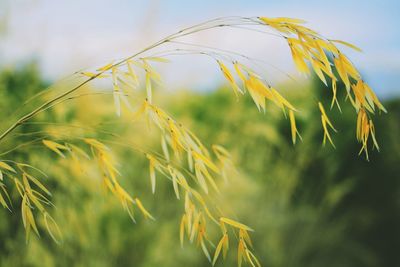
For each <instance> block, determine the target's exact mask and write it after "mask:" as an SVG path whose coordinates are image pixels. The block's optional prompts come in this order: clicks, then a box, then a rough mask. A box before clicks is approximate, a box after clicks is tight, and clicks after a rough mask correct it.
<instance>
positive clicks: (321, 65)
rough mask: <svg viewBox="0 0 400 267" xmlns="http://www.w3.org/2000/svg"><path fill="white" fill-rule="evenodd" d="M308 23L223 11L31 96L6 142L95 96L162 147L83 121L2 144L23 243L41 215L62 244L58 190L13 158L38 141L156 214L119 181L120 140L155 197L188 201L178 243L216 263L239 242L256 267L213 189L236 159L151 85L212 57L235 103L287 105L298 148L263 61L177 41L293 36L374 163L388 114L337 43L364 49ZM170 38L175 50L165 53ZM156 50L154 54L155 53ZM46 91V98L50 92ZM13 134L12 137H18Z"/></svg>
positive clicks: (304, 69)
mask: <svg viewBox="0 0 400 267" xmlns="http://www.w3.org/2000/svg"><path fill="white" fill-rule="evenodd" d="M304 24H305V22H304V21H303V20H300V19H292V18H266V17H224V18H217V19H213V20H209V21H206V22H203V23H199V24H197V25H194V26H191V27H187V28H185V29H182V30H180V31H178V32H176V33H174V34H171V35H169V36H167V37H165V38H163V39H161V40H159V41H157V42H155V43H154V44H152V45H150V46H148V47H146V48H144V49H143V50H141V51H139V52H137V53H134V54H133V55H130V56H128V57H126V58H123V59H119V60H116V61H113V62H110V63H107V64H105V65H104V66H99V67H94V68H93V69H88V70H84V71H79V72H77V73H75V74H74V75H73V76H72V79H76V80H78V81H79V82H78V83H77V84H76V85H74V86H72V87H68V86H67V87H63V88H62V90H61V92H58V91H57V92H56V93H53V92H51V90H49V91H44V93H39V94H38V95H36V96H32V97H28V99H27V101H26V102H25V103H24V107H25V108H26V107H28V110H29V111H28V112H26V113H24V114H23V115H22V116H19V117H17V118H15V120H14V118H12V119H13V120H14V121H13V122H12V123H11V124H10V125H9V126H8V127H7V128H6V129H5V130H4V131H3V132H2V133H1V134H0V142H1V143H3V144H4V142H5V141H6V140H7V139H8V138H10V137H11V136H13V135H12V133H14V132H15V131H16V130H17V129H18V128H21V127H22V126H28V125H29V124H30V123H34V122H33V119H34V118H36V117H37V116H39V114H42V113H44V112H45V111H47V110H49V109H52V108H54V107H56V106H58V105H60V104H61V103H69V102H72V101H77V100H78V99H82V98H88V97H89V98H94V97H96V96H97V95H106V96H108V95H109V96H110V97H111V96H112V98H113V102H114V109H115V113H116V115H117V117H121V116H123V115H125V116H127V117H129V118H130V119H129V121H128V122H126V123H138V122H139V121H145V123H146V124H147V126H148V128H149V129H152V131H156V133H157V134H158V135H159V139H160V145H159V149H157V150H153V149H145V148H143V147H141V146H139V145H137V144H133V143H131V142H129V141H126V140H120V139H119V138H118V133H117V132H102V133H103V134H105V135H107V136H109V139H107V140H101V139H99V138H96V137H95V133H96V131H97V129H91V128H90V127H84V126H80V125H79V126H76V128H77V129H78V130H79V133H77V132H74V131H69V130H68V131H66V130H65V129H66V128H69V129H71V128H74V127H75V126H74V125H67V126H66V125H57V124H54V125H53V126H54V130H53V131H48V130H47V131H46V130H45V131H41V132H29V131H26V130H24V131H22V132H20V133H18V134H19V136H20V137H22V136H25V137H27V138H28V141H24V142H22V143H15V144H12V148H11V149H5V148H4V149H3V148H2V151H1V153H0V156H1V158H2V159H1V161H0V181H1V182H0V187H1V192H0V203H1V204H2V206H3V207H4V208H6V209H9V210H11V209H12V208H13V206H17V205H18V206H20V209H21V214H22V222H23V226H24V228H25V231H26V240H27V241H28V240H29V237H30V234H31V232H32V231H33V232H35V233H36V234H37V235H38V236H39V235H40V230H41V229H40V227H38V224H37V220H38V218H39V217H41V220H42V221H43V224H42V225H44V228H45V230H47V232H48V233H49V235H50V236H51V238H52V239H53V240H54V241H55V242H57V243H62V239H63V238H62V229H60V228H59V227H58V225H57V223H56V221H55V220H54V219H53V217H52V216H51V215H50V213H51V211H50V210H51V208H52V207H53V204H52V202H51V197H52V193H51V192H50V191H49V190H48V189H47V186H46V184H45V183H44V182H43V178H44V177H46V173H45V172H44V171H42V170H40V166H32V165H30V164H29V163H27V162H18V161H16V160H14V159H12V158H7V155H8V154H9V153H10V152H11V151H15V150H18V149H20V148H21V147H29V146H35V145H38V144H41V145H42V147H43V146H44V147H47V148H48V149H50V150H51V151H52V152H54V155H57V156H59V157H61V158H68V159H69V160H70V164H71V165H73V166H74V167H75V168H77V169H85V164H83V162H85V161H92V162H96V165H97V171H96V173H97V174H98V176H99V177H100V179H99V180H101V184H102V186H103V189H104V191H106V192H109V193H111V194H112V195H114V196H115V198H116V199H117V200H118V201H119V202H120V204H121V207H122V208H123V209H124V210H125V211H126V212H127V213H128V215H129V217H130V218H131V219H132V221H134V222H135V221H136V212H139V213H141V214H142V216H143V217H144V218H146V219H153V220H154V217H153V215H152V214H151V212H150V211H149V210H148V209H147V208H146V206H145V204H144V203H143V202H142V200H141V198H139V197H138V196H137V195H135V194H132V193H130V192H128V191H127V190H126V189H125V188H124V186H123V182H122V180H123V174H122V172H121V170H120V169H119V160H118V158H120V157H118V155H115V154H114V153H113V150H112V147H113V146H124V147H126V148H129V149H133V150H135V151H136V152H137V153H139V154H141V155H143V157H144V158H146V160H147V161H148V165H149V184H150V187H151V191H152V193H153V194H154V193H155V192H156V191H157V181H158V180H159V179H161V177H162V178H165V179H167V180H168V181H169V182H170V183H171V190H173V192H174V194H175V196H176V198H177V199H178V200H181V201H182V202H183V208H184V212H183V214H182V216H181V222H180V226H179V239H180V242H181V245H183V244H184V242H185V239H187V240H189V241H190V243H196V244H197V245H198V247H199V248H200V249H201V250H202V252H203V253H204V255H205V256H206V257H207V259H208V260H209V261H210V263H212V264H213V265H214V264H215V263H216V262H217V261H218V259H220V258H225V257H226V254H227V253H228V250H230V249H231V247H232V244H235V245H236V250H237V262H238V265H239V266H241V265H242V262H243V261H245V262H247V263H248V264H250V265H251V266H261V263H260V262H259V260H258V259H257V257H256V254H257V253H256V252H255V251H256V249H253V244H252V241H251V232H253V229H252V228H251V227H250V226H247V225H246V224H243V223H241V222H240V220H239V219H236V218H235V219H232V218H231V217H232V216H231V215H230V214H229V213H228V212H226V211H225V210H223V209H221V208H220V207H219V206H218V203H215V202H214V201H213V198H212V195H213V194H223V192H221V190H220V188H219V186H218V181H219V180H220V179H221V180H227V179H228V178H229V176H230V175H232V173H234V172H235V167H234V164H233V159H232V156H231V155H230V153H229V152H228V150H227V149H225V148H224V147H223V146H221V145H217V144H214V145H209V144H207V145H206V144H203V142H202V141H201V139H200V138H199V137H198V136H197V135H196V134H195V133H193V132H192V131H191V130H190V129H189V128H187V127H185V126H184V125H183V124H182V123H181V122H179V121H178V120H176V119H175V118H173V117H172V116H171V115H170V114H169V113H168V112H167V111H166V110H163V109H162V108H161V107H159V106H158V105H157V103H156V101H155V98H154V87H156V86H158V85H159V84H161V83H162V77H161V75H160V74H159V72H158V71H157V64H160V63H161V64H168V63H169V62H170V58H172V57H175V56H186V55H193V54H197V55H202V56H205V57H207V58H209V59H210V62H212V63H214V64H215V66H216V69H218V70H219V71H220V72H221V75H222V76H223V77H225V79H226V81H227V82H228V84H229V85H230V87H231V88H232V91H233V94H234V97H235V98H236V99H239V98H240V97H242V96H244V95H245V94H246V93H249V95H250V97H251V98H252V100H253V101H254V103H255V105H256V107H257V108H258V110H259V111H260V112H264V113H267V112H268V109H269V106H268V105H269V104H271V105H274V106H276V107H277V108H279V109H281V110H282V113H283V116H285V117H287V118H288V119H289V125H290V129H291V131H290V133H291V136H292V142H293V144H295V143H296V142H297V140H298V139H301V133H300V131H299V130H298V127H297V124H296V114H298V113H299V112H300V111H299V110H301V109H300V108H299V107H297V106H296V105H295V104H294V103H291V102H289V101H288V100H287V99H286V97H285V96H284V95H283V94H282V93H281V90H279V89H278V88H276V87H275V86H273V85H272V84H271V83H270V82H269V80H268V77H263V76H262V74H260V72H259V71H257V67H256V66H257V65H258V64H260V63H259V62H258V61H257V59H252V58H250V57H248V56H246V55H242V54H240V53H237V52H235V51H229V50H223V49H220V48H214V47H210V46H205V45H202V44H192V43H185V42H182V41H181V39H182V38H183V37H185V36H188V35H195V34H197V33H199V32H203V31H208V30H211V29H214V28H232V27H235V28H237V27H239V28H242V29H246V30H254V31H264V30H268V31H269V32H268V33H267V34H270V35H273V36H275V37H276V38H282V39H283V40H285V41H286V42H287V45H288V48H289V50H290V52H291V56H292V58H293V62H294V64H295V66H296V68H297V69H298V71H299V72H301V73H303V74H305V75H310V74H311V72H312V71H313V72H315V74H316V75H317V77H318V78H319V79H320V80H321V81H322V82H323V83H324V84H325V85H326V86H327V87H328V88H330V89H331V90H332V99H331V105H330V109H335V110H334V112H340V104H348V103H349V104H350V105H351V106H352V107H353V108H354V110H355V114H356V116H357V125H356V131H355V132H356V137H357V140H358V141H359V142H360V143H361V149H360V153H362V152H364V153H365V155H366V157H367V159H368V146H369V145H370V143H371V142H372V147H374V148H376V149H379V146H378V143H377V141H376V137H375V127H374V123H373V120H372V116H373V115H374V114H375V113H376V112H379V111H384V112H386V110H385V108H384V107H383V105H382V104H381V103H380V101H379V100H378V98H377V97H376V95H375V93H374V92H373V90H372V89H371V88H370V87H369V86H368V84H367V83H366V82H365V81H364V80H363V79H362V77H361V75H360V73H359V71H358V70H357V68H356V67H355V66H354V64H353V63H352V62H351V61H350V59H349V58H347V57H346V56H345V54H344V53H343V52H342V50H341V49H340V48H339V47H338V46H339V45H343V46H345V47H349V48H350V49H355V50H360V49H359V48H358V47H356V46H354V45H352V44H349V43H347V42H344V41H340V40H331V39H329V38H326V37H324V36H322V35H320V34H319V33H317V32H315V31H313V30H312V29H310V28H308V27H306V26H304ZM166 44H169V45H172V46H173V47H174V48H173V49H171V48H168V49H165V50H162V48H163V46H165V45H166ZM156 48H157V50H158V51H157V52H154V51H153V50H155V49H156ZM244 59H246V60H244ZM245 62H250V63H249V64H246V63H245ZM97 80H106V81H108V82H109V84H110V87H111V88H112V90H110V91H104V92H101V91H93V90H88V88H87V85H88V84H89V83H92V82H94V81H97ZM339 82H340V83H343V84H344V85H345V88H346V92H345V93H346V100H347V102H348V103H341V102H345V101H339V99H338V98H337V83H339ZM141 91H144V92H145V93H144V95H145V96H143V97H142V96H141V94H139V93H138V92H141ZM47 92H50V94H48V95H46V93H47ZM43 95H45V100H44V101H43V102H41V103H39V104H38V105H37V106H35V105H33V104H32V103H33V102H34V101H35V100H39V101H40V99H41V97H42V96H43ZM310 97H313V96H310ZM315 102H316V103H315V111H317V112H320V114H321V115H320V117H321V127H322V130H323V132H324V136H323V144H325V142H326V140H328V141H329V142H330V143H331V145H332V146H334V141H333V136H332V133H333V132H336V129H335V127H334V125H333V122H332V120H331V119H330V118H329V117H328V112H327V111H326V109H325V107H324V106H323V104H322V103H321V102H320V101H318V100H316V101H315ZM31 104H32V106H31ZM318 110H319V111H318ZM287 115H288V116H287ZM121 120H122V118H121ZM59 126H62V127H59ZM146 135H147V133H143V137H142V138H143V139H144V140H145V139H146ZM13 137H14V139H13V142H14V141H15V140H16V139H15V137H16V135H14V136H13ZM17 137H18V136H17ZM17 140H18V138H17ZM12 189H15V190H16V191H17V193H18V195H19V201H18V202H17V203H15V204H14V203H13V201H12V198H10V196H9V191H10V190H12ZM215 229H217V230H218V231H219V232H220V238H219V239H218V240H211V238H210V237H209V233H210V232H211V231H215Z"/></svg>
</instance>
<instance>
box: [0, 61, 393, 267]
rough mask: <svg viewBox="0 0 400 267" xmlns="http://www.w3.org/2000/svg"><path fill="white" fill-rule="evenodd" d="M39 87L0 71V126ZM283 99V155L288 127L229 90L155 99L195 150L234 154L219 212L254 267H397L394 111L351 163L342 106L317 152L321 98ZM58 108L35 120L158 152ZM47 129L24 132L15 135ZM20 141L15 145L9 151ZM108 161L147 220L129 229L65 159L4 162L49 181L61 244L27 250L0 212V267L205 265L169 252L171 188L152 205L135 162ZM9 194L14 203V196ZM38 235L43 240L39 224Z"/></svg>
mask: <svg viewBox="0 0 400 267" xmlns="http://www.w3.org/2000/svg"><path fill="white" fill-rule="evenodd" d="M43 88H45V83H44V82H43V81H41V79H40V75H39V73H38V71H37V69H36V68H35V67H34V65H29V66H27V67H25V68H23V69H21V70H19V71H16V70H4V71H3V72H1V74H0V106H1V107H2V108H1V109H2V112H1V115H0V116H1V120H2V122H4V121H8V120H9V119H10V116H11V117H12V115H10V113H8V111H12V112H14V111H15V109H14V107H19V106H21V103H23V102H24V101H25V100H26V98H27V96H31V95H33V94H35V93H37V92H39V91H40V90H42V89H43ZM286 88H290V90H289V89H288V90H287V91H286V92H285V95H286V96H288V98H289V100H292V102H293V103H296V104H297V106H298V107H301V112H300V114H299V116H298V124H299V129H300V132H301V134H302V137H303V142H299V143H298V144H297V145H296V146H293V145H292V144H291V137H290V129H289V122H288V120H287V119H285V117H284V116H283V115H282V113H281V111H280V110H278V109H275V108H273V107H269V109H268V112H267V113H266V114H260V113H259V112H258V111H257V109H256V108H255V106H254V104H253V103H252V102H251V99H250V98H249V97H245V98H242V99H241V100H240V101H239V102H236V100H235V98H234V97H233V96H232V94H231V92H230V89H227V88H221V89H218V90H216V91H212V92H206V93H198V92H191V91H181V92H177V93H175V94H173V95H169V96H166V95H162V92H160V94H161V95H160V96H158V97H159V98H160V99H163V101H162V105H164V106H165V107H168V110H170V111H171V112H172V114H173V116H175V117H176V118H177V119H178V120H179V121H181V122H182V123H184V124H185V125H186V126H188V127H189V128H190V129H192V130H193V131H194V132H196V133H197V135H198V136H199V137H201V138H202V140H203V141H204V143H205V144H207V145H211V144H215V143H218V144H222V145H224V146H225V147H227V148H228V149H229V150H230V151H231V152H232V154H233V155H234V159H235V163H236V164H237V167H238V170H239V174H238V175H232V177H230V180H229V183H227V184H224V183H223V182H221V188H222V189H221V191H222V194H221V195H220V196H218V202H219V203H220V205H221V206H222V207H224V208H226V209H227V210H229V211H230V212H231V213H232V214H234V216H235V217H236V216H237V218H240V220H241V221H243V222H244V223H246V224H247V225H250V226H251V227H252V228H254V229H256V232H255V233H254V234H253V235H252V238H253V240H254V245H255V250H256V252H257V256H258V258H259V259H260V260H261V262H262V263H263V266H276V267H281V266H282V267H283V266H285V267H287V266H298V267H300V266H307V267H312V266H352V267H357V266H360V267H361V266H363V267H373V266H397V265H398V264H399V262H400V256H399V255H400V253H398V250H399V248H400V227H399V225H400V181H399V173H400V142H399V140H398V137H399V136H400V124H399V122H400V100H398V99H397V100H396V99H392V100H387V101H386V103H384V104H385V105H386V108H387V109H388V111H389V113H388V114H384V115H380V116H376V128H377V135H378V141H379V143H380V145H381V150H382V151H381V152H380V153H378V152H376V151H372V152H371V155H370V162H367V161H366V160H365V157H364V156H363V155H362V156H358V155H357V153H358V151H359V148H360V147H359V144H358V143H357V142H356V140H355V124H356V117H355V114H354V112H353V111H351V110H350V109H351V108H349V106H350V105H343V113H342V114H340V113H339V112H337V111H335V112H334V111H331V112H330V114H329V115H330V116H331V118H332V120H333V121H334V124H335V126H336V128H337V129H338V130H339V132H338V133H337V134H335V135H334V141H335V144H336V149H333V148H332V147H330V146H326V147H322V145H321V143H322V129H321V125H320V121H319V116H320V115H319V112H318V109H317V105H316V102H315V100H314V99H310V97H309V96H310V95H311V92H313V94H321V98H322V99H325V101H326V106H328V104H327V103H329V97H330V95H329V90H326V88H323V87H322V86H321V85H320V84H319V83H317V82H315V83H313V84H305V85H301V86H293V85H288V86H286ZM340 97H342V99H343V97H344V96H343V95H342V96H340ZM85 101H89V100H87V99H86V100H85ZM93 101H94V100H93ZM69 104H71V103H69ZM85 104H87V105H88V106H86V108H88V109H90V107H89V106H90V104H89V103H88V102H85ZM95 105H96V104H94V106H95ZM97 105H98V104H97ZM110 105H112V104H111V101H110ZM69 106H70V107H71V108H70V109H68V108H66V109H65V110H62V111H57V110H51V111H49V112H47V113H46V114H45V115H42V116H41V117H40V118H38V120H41V121H55V122H59V123H63V124H66V123H73V122H75V121H77V120H78V119H80V118H81V119H82V118H83V120H87V121H90V122H92V123H93V120H94V121H95V123H96V127H98V128H97V129H101V131H98V132H97V133H96V132H95V131H94V132H92V133H91V134H93V135H94V134H95V135H96V136H97V137H100V138H102V137H103V138H108V137H109V136H105V135H106V134H103V132H102V131H113V132H117V133H119V134H120V137H122V136H123V137H124V138H129V140H132V141H134V142H136V143H145V144H146V145H147V146H149V147H151V146H154V144H155V143H156V142H158V140H154V138H153V136H152V135H151V133H150V134H149V133H148V130H147V129H146V128H145V127H142V125H140V123H139V127H137V128H134V129H136V130H137V131H136V130H135V131H132V128H128V127H126V126H124V124H122V123H120V124H107V123H103V122H106V121H107V120H109V119H110V118H111V116H103V117H98V116H96V118H93V117H90V116H89V115H87V114H86V113H88V111H87V110H84V109H81V110H79V108H78V109H77V107H79V103H78V104H71V105H69ZM60 114H61V115H60ZM112 115H113V114H112ZM114 120H115V119H114ZM2 124H3V125H2V127H5V126H6V125H4V123H2ZM47 126H48V125H46V126H44V125H42V124H33V125H26V126H24V127H28V128H21V130H20V131H19V133H23V132H24V131H26V132H28V131H29V132H32V131H40V130H43V128H44V127H47ZM17 138H18V139H17ZM31 138H33V137H32V136H25V137H24V136H22V137H21V136H14V137H12V138H11V139H10V140H8V141H7V142H8V146H10V144H11V146H12V145H14V146H15V144H13V142H20V140H21V139H22V140H24V141H29V139H31ZM118 138H119V137H117V138H116V139H118ZM119 141H121V140H119ZM4 150H5V149H3V148H2V149H1V152H4ZM113 150H115V154H116V155H117V156H118V158H119V161H120V162H121V164H122V166H121V169H123V170H124V171H123V176H124V180H123V183H124V186H126V187H127V188H128V189H130V190H131V191H132V192H135V194H138V195H140V197H141V198H143V199H144V201H145V202H146V205H147V207H148V208H149V210H150V211H151V212H152V214H153V215H155V217H156V218H157V221H156V222H152V221H145V220H143V219H141V218H138V222H137V224H133V223H132V221H131V220H130V219H129V217H128V215H127V214H126V213H125V212H124V211H123V210H122V208H121V207H120V205H119V203H118V202H117V201H116V200H115V199H114V198H113V197H111V196H108V195H105V194H104V193H103V192H102V189H101V186H100V185H99V184H100V183H99V181H98V180H96V179H95V178H94V177H93V175H92V173H90V172H88V173H85V172H83V173H79V171H76V170H73V169H72V168H71V167H70V166H69V164H68V161H67V160H63V159H57V158H56V157H55V156H54V155H53V154H52V152H49V151H48V150H46V149H44V148H43V147H42V146H40V145H33V146H29V147H22V148H21V149H18V150H15V151H13V152H11V153H9V154H7V155H6V156H5V157H6V158H11V159H14V160H19V161H24V162H29V163H30V164H32V165H35V166H37V167H39V168H42V169H44V170H46V172H47V173H48V174H49V178H45V179H48V180H46V183H47V184H48V185H49V186H50V188H51V189H52V192H53V193H54V197H53V200H54V204H55V205H56V208H55V209H54V217H55V218H56V220H57V221H58V223H59V225H60V227H61V229H62V231H63V235H64V242H63V244H62V245H57V244H55V243H54V242H53V241H52V240H51V239H50V238H49V237H48V235H47V234H46V232H45V231H42V236H41V237H40V238H38V237H36V236H33V235H32V237H31V240H30V242H29V244H26V243H25V233H24V229H23V225H22V221H21V216H20V212H19V208H18V207H14V209H13V212H12V213H10V212H9V211H7V210H5V209H2V210H0V218H1V220H0V240H1V242H0V266H165V267H167V266H171V267H172V266H210V264H209V263H208V262H207V260H206V258H205V257H204V256H203V255H202V253H201V251H200V250H199V249H196V247H195V245H190V244H187V243H185V246H184V248H180V246H179V233H178V232H179V229H178V228H179V219H180V214H181V213H182V210H183V208H182V203H180V202H178V201H177V200H176V199H175V197H174V193H173V190H172V186H171V185H170V184H168V183H167V182H166V181H165V182H163V181H161V182H160V183H158V187H157V191H156V194H155V195H152V194H151V193H150V185H149V181H148V166H147V161H146V160H145V159H144V157H143V155H141V154H140V153H137V152H135V151H132V150H129V149H126V148H123V147H119V146H117V145H116V146H115V147H113ZM2 158H3V156H2ZM12 195H14V197H15V196H16V192H15V190H14V192H12ZM39 227H40V228H41V229H42V230H43V229H44V228H43V223H40V222H39ZM235 257H236V251H235V249H234V248H232V249H231V251H230V258H229V259H228V260H227V261H226V262H219V263H217V265H219V266H234V265H235V264H236V263H235V259H234V258H235Z"/></svg>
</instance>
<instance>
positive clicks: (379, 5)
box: [0, 0, 400, 97]
mask: <svg viewBox="0 0 400 267" xmlns="http://www.w3.org/2000/svg"><path fill="white" fill-rule="evenodd" d="M399 10H400V2H399V1H345V0H336V1H261V0H253V1H251V0H247V1H238V0H236V1H235V0H231V1H226V0H219V1H211V0H203V1H177V0H174V1H171V0H164V1H162V0H158V1H157V0H152V1H144V0H143V1H139V0H136V1H132V0H131V1H129V0H114V1H109V0H108V1H106V0H93V1H92V0H87V1H79V0H69V1H60V0H57V1H56V0H29V1H28V0H26V1H25V0H13V1H11V0H3V1H0V16H1V18H2V21H5V22H6V24H5V26H4V27H3V28H4V30H3V31H2V34H1V35H0V41H1V42H0V62H2V63H0V64H3V65H14V64H19V63H21V62H26V61H28V60H31V59H36V60H37V61H38V63H39V64H40V66H41V68H42V70H43V72H44V75H45V76H46V77H47V78H50V79H59V78H61V77H62V76H63V75H67V74H69V73H71V72H74V71H76V70H78V69H81V68H84V67H89V66H94V65H97V64H102V63H104V62H108V61H110V60H111V59H113V58H118V57H122V56H126V55H129V54H131V53H133V52H135V51H137V50H138V49H139V48H141V47H144V46H146V45H147V44H149V43H151V42H152V41H156V40H157V39H159V38H161V37H163V36H164V35H166V34H169V33H171V32H174V31H176V30H178V29H180V28H182V27H184V26H188V25H191V24H195V23H198V22H201V21H203V20H207V19H210V18H214V17H220V16H229V15H241V16H269V17H275V16H288V17H298V18H302V19H305V20H307V21H308V26H309V27H311V28H315V29H317V30H318V31H319V32H321V33H323V34H324V35H326V36H329V37H331V38H333V39H342V40H346V41H349V42H352V43H354V44H356V45H358V46H359V47H361V48H362V49H363V53H356V52H353V51H347V52H348V54H349V56H350V58H351V59H352V60H353V62H354V63H355V64H356V65H357V66H358V67H359V68H360V70H361V72H362V73H363V74H364V76H365V77H366V79H367V80H368V81H369V82H370V84H371V85H372V86H373V87H374V88H375V89H376V90H377V92H378V94H380V95H381V96H384V97H386V96H391V95H397V96H399V95H400V89H398V87H397V81H396V80H397V75H398V74H399V73H400V29H399V26H398V25H400V16H399V14H398V13H399ZM248 38H250V37H248V36H247V35H244V34H243V33H241V32H236V33H229V34H227V35H222V34H221V33H216V34H209V35H204V36H201V37H198V38H194V39H192V40H191V41H195V42H197V43H202V42H204V43H206V44H210V43H212V41H214V43H212V44H213V45H215V46H216V45H218V44H219V45H223V46H224V47H225V46H230V47H231V48H232V49H241V48H243V47H245V46H249V42H248V40H251V44H250V45H252V44H253V43H254V42H257V39H256V38H262V36H256V37H254V38H253V37H251V39H248ZM273 42H274V41H270V40H268V42H264V43H263V42H262V41H260V42H259V43H258V42H257V44H256V47H255V48H254V49H252V50H250V53H252V56H255V57H262V58H265V59H266V60H268V59H270V60H271V62H272V63H273V64H274V65H277V66H279V67H280V68H282V69H283V70H285V71H287V72H291V71H292V69H291V67H292V65H290V64H291V62H290V61H289V60H288V57H287V51H286V50H285V49H287V47H283V46H282V45H279V44H275V43H273ZM281 46H282V48H280V47H281ZM244 51H245V52H246V50H244ZM191 60H192V59H191ZM191 62H192V61H187V62H185V61H182V62H179V63H177V66H176V67H177V68H181V70H182V75H179V77H172V80H174V81H178V80H182V82H183V84H182V86H184V85H185V86H186V85H190V84H189V82H199V83H200V84H202V85H204V86H207V85H209V84H212V83H214V82H215V80H216V79H218V78H217V77H214V76H212V73H215V70H214V71H212V70H209V69H207V68H206V67H205V63H202V62H201V61H200V62H199V63H198V64H192V63H191ZM188 65H190V68H188ZM190 73H205V74H210V75H199V77H197V78H190V79H189V78H187V79H186V80H185V78H183V79H182V77H188V76H189V74H190ZM165 75H169V76H174V74H173V73H168V72H166V73H165ZM204 76H207V77H211V78H207V79H206V80H207V81H204V80H205V79H204ZM175 84H176V83H175ZM200 87H201V86H200Z"/></svg>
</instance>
